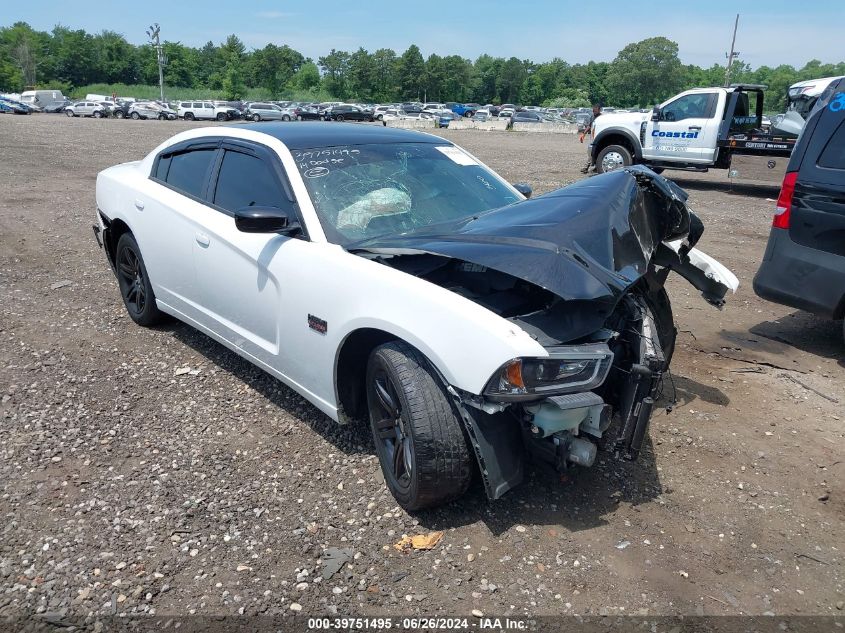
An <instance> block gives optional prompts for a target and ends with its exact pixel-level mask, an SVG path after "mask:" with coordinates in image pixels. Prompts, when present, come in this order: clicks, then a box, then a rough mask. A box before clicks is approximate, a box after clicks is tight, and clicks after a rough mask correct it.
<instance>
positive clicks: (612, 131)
mask: <svg viewBox="0 0 845 633" xmlns="http://www.w3.org/2000/svg"><path fill="white" fill-rule="evenodd" d="M616 135H619V136H624V137H625V138H626V139H628V141H629V142H630V143H631V147H633V148H634V158H636V159H637V160H642V158H643V146H642V143H640V139H639V138H637V135H636V134H634V133H633V132H631V131H630V130H627V129H625V128H624V127H610V128H607V129H606V130H602V131H601V132H599V133H598V134H597V135H596V136H595V138H593V142H592V150H591V157H592V159H593V162H595V160H596V157H597V156H598V155H599V151H601V150H600V149H599V148H600V147H601V145H602V140H603V139H607V138H608V137H609V136H616Z"/></svg>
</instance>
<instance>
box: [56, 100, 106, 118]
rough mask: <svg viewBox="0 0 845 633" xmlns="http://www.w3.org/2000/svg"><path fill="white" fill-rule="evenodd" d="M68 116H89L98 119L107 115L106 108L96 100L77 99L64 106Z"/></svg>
mask: <svg viewBox="0 0 845 633" xmlns="http://www.w3.org/2000/svg"><path fill="white" fill-rule="evenodd" d="M65 114H67V115H68V116H82V117H86V116H90V117H94V118H95V119H100V118H102V117H104V116H106V115H107V112H106V109H105V108H104V107H103V106H101V105H100V104H99V103H97V102H96V101H77V102H76V103H74V104H71V105H69V106H67V107H66V108H65Z"/></svg>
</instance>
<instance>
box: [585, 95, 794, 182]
mask: <svg viewBox="0 0 845 633" xmlns="http://www.w3.org/2000/svg"><path fill="white" fill-rule="evenodd" d="M765 88H766V86H761V85H757V84H734V85H732V86H730V87H729V88H694V89H692V90H687V91H685V92H682V93H680V94H678V95H675V96H674V97H672V98H671V99H668V100H667V101H665V102H663V103H661V104H660V105H659V106H657V107H655V108H654V109H653V110H652V111H651V112H650V113H649V112H645V113H643V112H625V113H611V114H602V115H601V116H599V117H598V118H596V120H595V122H594V123H593V140H592V143H590V145H589V152H590V157H591V160H592V162H593V163H595V166H596V171H597V172H598V173H605V172H608V171H612V170H614V169H618V168H620V167H623V166H627V165H632V164H634V163H640V164H644V165H647V166H649V167H651V168H652V169H654V170H655V171H657V172H660V171H662V170H663V169H681V170H685V171H708V170H709V169H728V170H730V172H729V175H730V176H731V177H732V178H752V179H754V180H771V181H777V182H780V181H781V180H782V179H783V175H784V173H785V170H786V164H787V162H788V161H789V155H790V154H791V153H792V148H793V147H794V145H795V138H794V137H791V138H790V137H788V136H786V135H783V136H779V135H777V134H773V133H771V132H767V131H765V130H764V129H763V125H762V122H763V90H764V89H765Z"/></svg>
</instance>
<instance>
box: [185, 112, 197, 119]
mask: <svg viewBox="0 0 845 633" xmlns="http://www.w3.org/2000/svg"><path fill="white" fill-rule="evenodd" d="M195 118H196V117H195V116H194V113H193V112H186V113H185V120H186V121H193V120H194V119H195Z"/></svg>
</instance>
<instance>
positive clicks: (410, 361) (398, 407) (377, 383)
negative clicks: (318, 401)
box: [367, 341, 472, 511]
mask: <svg viewBox="0 0 845 633" xmlns="http://www.w3.org/2000/svg"><path fill="white" fill-rule="evenodd" d="M367 403H368V408H369V414H370V429H371V430H372V433H373V439H374V441H375V444H376V452H377V453H378V458H379V462H380V463H381V468H382V472H383V473H384V481H385V483H386V484H387V487H388V489H389V490H390V492H391V494H392V495H393V496H394V498H395V499H396V501H397V502H398V503H399V505H400V506H402V507H403V508H405V509H406V510H408V511H413V510H420V509H422V508H427V507H431V506H436V505H441V504H444V503H447V502H449V501H452V500H454V499H457V498H458V497H460V496H461V495H463V494H464V493H465V492H466V490H467V488H468V487H469V484H470V481H471V479H472V462H471V459H470V454H469V451H468V450H467V445H466V440H465V438H464V434H463V428H462V426H461V422H460V420H459V419H458V417H457V414H456V412H455V410H454V407H453V405H452V403H451V401H450V398H449V396H448V395H447V393H446V391H445V389H444V388H443V385H442V384H441V382H440V380H439V378H438V377H437V376H436V375H435V374H434V371H433V370H432V368H431V366H430V364H429V362H428V360H427V359H426V358H425V357H424V356H423V355H422V354H421V353H420V352H419V351H417V350H416V349H414V348H413V347H411V346H410V345H408V344H407V343H405V342H402V341H393V342H391V343H386V344H384V345H381V346H379V347H377V348H376V349H375V350H374V351H373V352H372V354H370V359H369V362H368V364H367Z"/></svg>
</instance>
